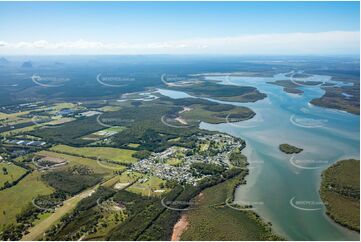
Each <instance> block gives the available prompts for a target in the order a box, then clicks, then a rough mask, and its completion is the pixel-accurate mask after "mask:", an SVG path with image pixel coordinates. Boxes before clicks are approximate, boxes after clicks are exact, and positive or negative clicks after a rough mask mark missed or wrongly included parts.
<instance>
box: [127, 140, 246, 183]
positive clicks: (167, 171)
mask: <svg viewBox="0 0 361 242" xmlns="http://www.w3.org/2000/svg"><path fill="white" fill-rule="evenodd" d="M204 142H209V145H208V146H207V147H208V149H213V152H204V151H203V152H200V149H199V146H200V145H201V144H204ZM210 143H211V144H210ZM243 147H244V141H243V140H241V139H237V138H234V137H232V136H229V135H225V134H214V135H205V136H201V137H199V138H198V143H197V148H195V149H193V151H192V152H191V153H192V154H191V155H188V156H184V158H183V159H182V162H181V164H180V165H177V166H173V165H170V164H167V163H166V161H167V160H168V159H169V158H170V157H174V156H175V155H176V153H177V152H179V150H180V149H179V147H170V148H168V149H167V150H165V151H163V152H160V153H153V154H152V155H151V156H150V157H148V158H146V159H143V160H141V161H139V162H137V163H135V164H133V165H132V168H131V169H132V170H134V171H137V172H141V173H145V174H151V175H153V176H157V177H159V178H162V179H165V180H173V181H177V182H179V183H182V184H184V183H187V184H192V185H196V184H197V182H198V181H199V180H201V179H203V177H199V176H197V177H196V176H194V174H193V172H192V169H191V165H192V164H193V163H196V162H203V163H212V164H218V165H222V166H225V167H228V165H229V154H230V153H231V152H233V151H234V150H235V149H239V148H241V149H242V148H243ZM188 151H189V149H187V148H182V152H184V153H186V152H188Z"/></svg>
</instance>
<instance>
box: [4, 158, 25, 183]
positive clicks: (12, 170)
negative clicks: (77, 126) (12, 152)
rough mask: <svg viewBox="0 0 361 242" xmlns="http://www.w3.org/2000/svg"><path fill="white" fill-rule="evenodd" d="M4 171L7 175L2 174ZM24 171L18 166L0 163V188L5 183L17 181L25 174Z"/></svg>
mask: <svg viewBox="0 0 361 242" xmlns="http://www.w3.org/2000/svg"><path fill="white" fill-rule="evenodd" d="M4 168H5V169H6V170H7V172H8V174H6V175H5V174H4V172H3V169H4ZM25 172H26V170H25V169H24V168H22V167H20V166H16V165H14V164H8V163H4V162H3V163H0V187H2V186H3V185H4V183H5V182H13V181H15V180H17V179H18V178H19V177H20V176H22V175H23V174H25Z"/></svg>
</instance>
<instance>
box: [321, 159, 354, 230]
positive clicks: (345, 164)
mask: <svg viewBox="0 0 361 242" xmlns="http://www.w3.org/2000/svg"><path fill="white" fill-rule="evenodd" d="M359 171H360V161H359V160H354V159H350V160H341V161H338V162H336V163H335V164H334V165H332V166H330V167H329V168H327V169H326V170H325V171H324V172H323V173H322V182H321V188H320V195H321V199H322V200H323V202H324V203H325V206H326V209H327V210H326V213H327V215H328V216H330V217H331V218H332V219H333V220H334V221H335V222H337V223H339V224H341V225H343V226H345V227H347V228H349V229H352V230H356V231H360V172H359Z"/></svg>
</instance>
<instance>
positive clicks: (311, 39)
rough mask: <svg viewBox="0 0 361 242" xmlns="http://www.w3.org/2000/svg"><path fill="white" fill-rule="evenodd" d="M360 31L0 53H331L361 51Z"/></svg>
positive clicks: (9, 47)
mask: <svg viewBox="0 0 361 242" xmlns="http://www.w3.org/2000/svg"><path fill="white" fill-rule="evenodd" d="M359 51H360V33H359V32H355V31H353V32H351V31H333V32H319V33H282V34H257V35H240V36H233V37H217V38H194V39H187V40H178V41H162V42H153V43H129V42H122V41H119V42H103V41H90V40H83V39H79V40H75V41H59V42H49V41H46V40H38V41H21V42H6V41H1V40H0V54H6V55H11V54H21V55H23V54H39V55H42V54H44V55H51V54H234V55H252V54H255V55H291V54H297V55H323V54H325V55H327V54H359Z"/></svg>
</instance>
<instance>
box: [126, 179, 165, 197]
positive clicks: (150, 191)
mask: <svg viewBox="0 0 361 242" xmlns="http://www.w3.org/2000/svg"><path fill="white" fill-rule="evenodd" d="M164 183H165V181H164V180H162V179H160V178H158V177H156V176H151V177H146V176H144V177H142V178H140V179H139V180H138V181H137V182H136V183H134V184H133V185H132V186H130V187H129V188H127V189H126V190H127V191H129V192H134V193H137V194H140V195H142V196H160V195H162V194H163V193H164V192H166V191H168V190H167V189H165V188H163V187H162V185H161V184H164Z"/></svg>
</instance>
